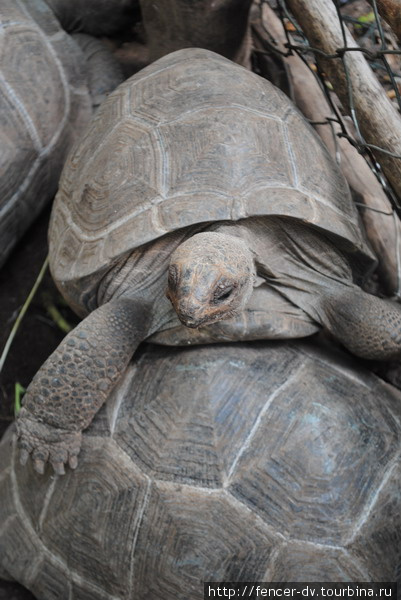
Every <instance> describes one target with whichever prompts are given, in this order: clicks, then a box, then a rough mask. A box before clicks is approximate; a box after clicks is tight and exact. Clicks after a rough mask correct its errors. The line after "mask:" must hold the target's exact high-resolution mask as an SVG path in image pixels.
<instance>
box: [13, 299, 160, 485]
mask: <svg viewBox="0 0 401 600" xmlns="http://www.w3.org/2000/svg"><path fill="white" fill-rule="evenodd" d="M150 322H151V307H150V305H148V304H146V303H144V302H142V301H139V300H130V299H126V298H119V299H116V300H112V301H110V302H109V303H107V304H105V305H103V306H101V307H100V308H98V309H97V310H95V311H94V312H92V313H91V314H90V315H89V316H88V317H87V318H86V319H84V320H83V321H82V322H81V323H80V324H79V325H78V326H77V327H76V328H75V329H74V330H73V331H72V332H71V333H69V334H68V335H67V336H66V337H65V338H64V340H63V341H62V342H61V344H60V345H59V346H58V348H57V349H56V350H55V351H54V352H53V354H51V355H50V357H49V358H48V359H47V361H46V362H45V363H44V365H43V366H42V367H41V369H40V370H39V371H38V373H37V374H36V375H35V377H34V378H33V380H32V382H31V384H30V385H29V387H28V390H27V392H26V394H25V396H24V403H23V408H22V409H21V411H20V413H19V415H18V419H17V433H18V438H19V446H20V448H21V455H20V460H21V463H22V464H25V463H26V462H27V460H28V458H29V455H31V456H32V460H33V463H34V468H35V470H36V471H37V472H38V473H43V472H44V468H45V463H46V462H48V461H49V462H50V463H51V464H52V466H53V469H54V471H55V472H56V473H58V474H63V473H64V464H66V463H68V464H69V465H70V467H71V468H72V469H74V468H75V467H76V466H77V456H78V453H79V450H80V447H81V432H82V430H83V429H85V428H86V427H88V425H89V424H90V423H91V421H92V419H93V417H94V416H95V414H96V413H97V411H98V410H99V408H100V407H101V406H102V404H103V403H104V401H105V400H106V399H107V397H108V396H109V394H110V392H111V391H112V389H113V388H114V386H115V385H116V383H117V381H118V379H119V378H120V376H121V374H122V373H123V371H124V369H125V368H126V366H127V364H128V362H129V360H130V358H131V356H132V354H133V353H134V352H135V350H136V348H137V347H138V345H139V344H140V342H141V341H142V340H143V339H144V338H145V337H147V336H148V334H149V328H150Z"/></svg>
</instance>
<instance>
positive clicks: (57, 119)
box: [0, 0, 123, 266]
mask: <svg viewBox="0 0 401 600" xmlns="http://www.w3.org/2000/svg"><path fill="white" fill-rule="evenodd" d="M66 1H67V2H69V0H64V3H66ZM70 4H71V3H70ZM77 42H78V43H77ZM80 47H81V48H80ZM122 81H123V77H122V73H121V69H120V67H119V65H118V64H117V62H116V61H115V59H113V57H112V56H111V54H110V53H109V52H108V51H107V49H106V48H105V47H104V46H103V45H102V43H101V42H100V41H98V40H95V39H90V40H88V38H87V37H83V36H82V35H81V36H80V37H78V38H75V40H74V39H73V38H72V37H71V36H69V35H67V34H66V33H65V32H64V31H63V29H62V28H61V26H60V24H59V22H58V21H57V19H56V18H55V17H54V15H53V13H52V11H51V10H50V8H48V6H47V4H46V3H45V2H44V0H29V1H28V0H2V2H1V9H0V266H1V265H2V264H3V263H4V261H5V260H6V258H7V256H8V254H9V253H10V251H11V249H12V248H13V247H14V245H15V243H16V242H17V240H18V239H19V238H20V237H21V235H22V234H23V233H24V231H25V230H26V229H27V227H28V226H29V225H30V223H32V221H33V219H34V218H35V217H36V216H37V215H38V213H39V212H40V210H41V209H42V208H43V207H44V205H45V204H46V202H48V201H49V200H50V199H51V198H53V196H54V195H55V193H56V191H57V184H58V180H59V176H60V172H61V168H62V166H63V163H64V160H65V158H66V155H67V152H68V151H69V149H70V148H71V146H72V144H73V142H74V141H75V140H76V139H77V138H78V137H79V135H80V134H81V133H82V130H83V129H84V127H85V126H86V125H87V123H88V122H89V119H90V117H91V114H92V105H94V106H97V105H98V104H99V103H100V101H101V99H102V98H103V97H105V95H107V93H108V92H110V91H111V90H113V89H114V88H115V87H116V86H117V85H118V84H119V83H121V82H122ZM91 96H92V99H93V101H92V99H91Z"/></svg>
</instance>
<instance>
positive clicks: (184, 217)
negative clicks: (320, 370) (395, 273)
mask: <svg viewBox="0 0 401 600" xmlns="http://www.w3.org/2000/svg"><path fill="white" fill-rule="evenodd" d="M49 241H50V265H51V270H52V274H53V277H54V279H55V281H56V284H57V285H58V287H59V289H60V290H61V292H62V293H63V294H64V296H65V298H66V299H67V300H68V302H69V303H70V304H71V306H72V307H73V308H74V309H75V310H76V311H77V312H78V313H79V314H80V315H81V316H86V315H88V316H87V317H86V318H85V319H84V320H83V321H82V322H81V323H80V324H79V325H78V327H77V328H76V329H75V330H74V331H73V332H71V333H70V334H69V335H68V336H67V337H66V338H65V340H64V341H63V342H62V343H61V344H60V346H59V347H58V348H57V349H56V351H55V352H54V353H53V354H52V355H51V356H50V358H49V359H48V360H47V361H46V362H45V364H44V365H43V367H42V368H41V369H40V370H39V372H38V373H37V375H36V376H35V377H34V379H33V381H32V383H31V385H30V387H29V389H28V392H27V394H26V396H25V404H24V407H23V409H22V410H21V413H20V416H19V419H18V432H19V436H20V444H21V449H22V453H21V460H22V462H26V461H27V460H28V457H29V454H30V453H31V454H32V458H33V460H34V463H35V466H36V468H37V469H38V471H43V468H44V463H45V462H46V461H47V460H50V462H51V463H52V464H53V466H54V468H55V470H56V471H57V472H60V473H61V472H63V471H64V466H63V465H64V463H67V462H69V464H70V466H71V467H75V466H76V464H77V454H78V452H79V447H80V439H81V431H82V430H83V429H85V428H86V427H88V425H89V424H90V422H91V420H92V418H93V416H94V414H95V413H96V411H97V410H98V409H99V408H100V406H101V405H102V403H103V402H104V400H105V399H106V398H107V396H108V395H109V394H110V392H111V391H112V389H113V387H114V385H115V384H116V382H117V381H118V379H119V377H120V376H121V373H122V372H123V371H124V369H125V367H126V365H127V364H128V361H129V360H130V358H131V356H132V354H133V353H134V352H135V350H136V349H137V347H138V345H139V344H140V342H141V341H143V340H144V339H147V338H149V339H151V340H152V341H155V342H158V343H161V344H170V345H176V344H197V343H207V342H216V341H229V340H255V339H266V338H295V337H302V336H307V335H310V334H312V333H314V332H316V331H318V330H319V328H321V327H322V326H323V327H326V328H328V329H329V330H330V331H331V332H332V334H333V335H334V336H336V337H337V339H338V340H340V341H341V342H342V343H343V344H344V345H345V346H347V347H348V349H350V350H351V351H353V352H355V353H356V354H359V355H360V356H363V357H367V358H385V357H388V356H391V355H394V354H397V353H399V352H400V350H401V327H400V325H401V307H399V306H398V305H396V304H392V303H389V302H385V301H384V300H381V299H379V298H376V297H374V296H372V295H369V294H367V293H365V292H363V291H362V290H361V289H360V288H359V287H358V286H357V285H356V284H355V283H354V281H356V280H357V279H358V278H359V277H360V276H361V275H363V273H365V272H366V271H369V268H370V267H371V265H372V264H374V259H373V256H372V254H371V252H370V250H369V248H368V246H367V244H366V241H365V238H364V235H363V233H362V231H361V229H360V223H359V220H358V215H357V212H356V209H355V207H354V206H353V204H352V201H351V198H350V193H349V190H348V187H347V184H346V182H345V180H344V178H343V177H342V175H341V173H340V171H339V170H338V168H337V166H336V165H335V164H334V162H333V161H332V159H331V158H330V156H329V154H328V152H327V150H326V149H325V147H324V146H323V144H322V142H321V141H320V139H319V138H318V137H317V135H316V134H315V133H314V131H313V130H312V128H311V127H310V126H309V125H308V124H307V122H306V121H305V119H304V118H303V117H302V116H301V115H300V113H299V112H298V111H297V110H296V109H295V107H294V106H293V105H292V103H291V102H290V101H289V100H288V98H287V97H286V96H284V94H283V93H281V92H280V91H279V90H278V89H276V88H275V87H274V86H272V84H270V83H269V82H267V81H265V80H264V79H262V78H261V77H259V76H258V75H255V74H254V73H251V72H249V71H247V70H246V69H244V68H243V67H240V66H238V65H236V64H234V63H232V62H230V61H228V60H227V59H225V58H223V57H221V56H218V55H216V54H214V53H212V52H209V51H207V50H200V49H187V50H181V51H178V52H175V53H173V54H170V55H168V56H167V57H163V58H162V59H160V60H158V61H156V62H155V63H153V64H152V65H150V66H149V67H147V68H146V69H144V70H143V71H142V72H140V73H139V74H137V75H135V76H133V77H132V78H131V79H130V80H128V81H127V82H126V83H124V84H122V85H121V86H120V87H119V88H118V89H117V90H116V91H115V92H114V93H113V94H111V95H110V96H109V97H108V99H107V100H106V101H105V103H104V104H103V105H102V106H101V108H100V110H99V112H98V115H97V117H96V118H95V119H94V120H93V122H92V124H91V126H90V128H89V129H88V131H87V133H86V135H85V136H83V138H82V139H81V141H80V143H79V144H78V145H77V146H76V147H75V150H74V152H73V153H72V154H71V155H70V156H69V160H68V162H67V164H66V167H65V168H64V171H63V174H62V177H61V181H60V189H59V192H58V194H57V197H56V200H55V205H54V208H53V212H52V219H51V224H50V231H49ZM166 287H167V297H168V299H167V298H166V293H165V292H166ZM88 313H90V314H88Z"/></svg>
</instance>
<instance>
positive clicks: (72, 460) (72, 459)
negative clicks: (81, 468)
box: [68, 455, 78, 469]
mask: <svg viewBox="0 0 401 600" xmlns="http://www.w3.org/2000/svg"><path fill="white" fill-rule="evenodd" d="M68 464H69V465H70V468H71V469H76V468H77V466H78V457H77V456H76V455H73V456H70V458H69V461H68Z"/></svg>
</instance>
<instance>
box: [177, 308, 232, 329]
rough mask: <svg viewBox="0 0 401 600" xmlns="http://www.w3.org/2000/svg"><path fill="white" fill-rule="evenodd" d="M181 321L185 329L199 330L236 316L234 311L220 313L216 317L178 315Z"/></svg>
mask: <svg viewBox="0 0 401 600" xmlns="http://www.w3.org/2000/svg"><path fill="white" fill-rule="evenodd" d="M177 315H178V318H179V320H180V321H181V323H182V324H183V325H185V327H189V328H190V329H198V327H202V326H206V325H212V324H213V323H216V322H217V321H223V320H225V319H230V318H231V317H233V316H234V315H235V313H234V311H228V312H225V313H219V314H214V315H206V316H204V317H198V318H196V317H192V316H189V315H183V314H180V313H177Z"/></svg>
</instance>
